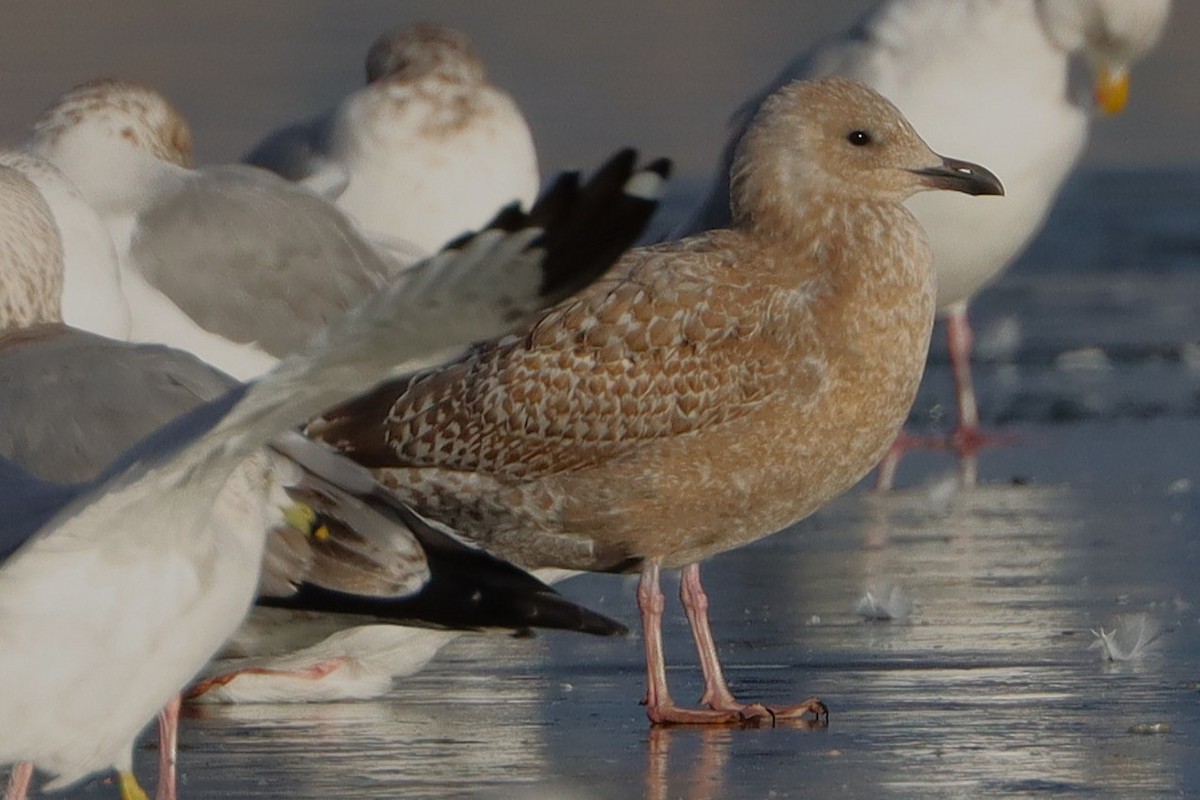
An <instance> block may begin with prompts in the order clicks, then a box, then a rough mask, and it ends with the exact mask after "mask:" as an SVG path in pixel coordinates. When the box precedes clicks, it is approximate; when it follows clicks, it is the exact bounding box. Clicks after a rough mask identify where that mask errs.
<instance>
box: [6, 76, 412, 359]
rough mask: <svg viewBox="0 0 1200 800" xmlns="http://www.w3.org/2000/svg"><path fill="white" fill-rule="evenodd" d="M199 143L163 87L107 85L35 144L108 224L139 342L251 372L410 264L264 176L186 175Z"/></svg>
mask: <svg viewBox="0 0 1200 800" xmlns="http://www.w3.org/2000/svg"><path fill="white" fill-rule="evenodd" d="M190 143H191V136H190V134H189V132H188V128H187V123H186V122H185V121H184V119H183V117H182V116H180V114H179V113H178V112H177V111H176V110H175V109H174V108H173V107H172V106H171V105H170V103H169V102H168V101H167V100H166V99H165V98H164V97H162V95H160V94H159V93H158V92H156V91H154V90H153V89H150V88H147V87H144V86H139V85H136V84H130V83H121V82H116V81H96V82H92V83H88V84H84V85H82V86H79V87H76V88H75V89H72V90H71V91H69V92H67V93H66V94H64V95H63V96H62V97H61V98H59V100H58V101H57V102H56V103H55V104H54V105H53V106H52V107H51V108H50V109H49V110H48V111H47V112H45V113H44V114H43V115H42V117H41V118H40V119H39V120H38V121H37V122H36V123H35V124H34V126H33V132H32V135H31V137H30V139H29V141H28V142H27V144H26V148H27V149H29V150H30V151H32V152H33V153H35V154H37V155H39V156H41V157H43V158H45V159H47V160H49V161H50V162H51V163H53V164H54V165H55V166H57V167H58V168H59V169H60V170H62V172H63V173H64V174H65V175H66V176H67V177H68V178H69V179H70V180H71V181H73V182H74V183H75V185H76V186H78V187H79V189H80V190H81V191H82V192H83V195H84V197H85V198H86V199H87V200H88V202H89V203H90V204H91V205H92V207H93V208H95V209H96V210H97V211H98V212H99V213H100V216H101V218H102V219H103V220H104V222H105V223H106V225H107V226H108V228H109V230H110V232H111V234H112V238H113V242H114V244H115V245H116V248H117V253H118V257H119V259H120V266H121V282H122V290H123V291H124V293H125V296H126V298H127V300H128V303H129V309H130V312H131V314H132V318H133V319H132V323H133V324H132V328H133V330H132V339H133V340H134V341H140V342H158V343H162V344H168V345H171V346H173V347H177V348H180V349H183V350H187V351H188V352H191V353H193V354H195V355H196V356H198V357H200V358H202V359H203V360H205V361H207V362H208V363H210V364H213V365H214V366H216V367H219V368H220V369H222V370H224V371H226V372H228V373H230V374H231V375H233V376H235V377H237V378H239V379H246V378H251V377H254V376H256V375H259V374H261V373H262V372H263V371H264V370H266V369H268V368H270V367H271V366H272V365H273V364H274V363H275V361H276V360H277V359H278V358H279V357H282V356H283V355H286V354H287V353H290V352H291V351H293V350H295V349H296V348H297V347H299V346H300V345H301V344H302V343H303V342H304V341H305V340H306V339H307V338H308V336H309V335H310V334H311V332H312V331H313V330H315V329H316V328H317V327H320V326H321V325H323V324H325V323H326V322H328V321H330V320H332V319H334V318H336V317H337V316H339V315H340V314H341V313H343V312H344V311H345V310H346V309H348V308H349V307H350V306H352V305H353V304H354V303H356V302H358V301H359V300H361V299H362V298H363V297H366V296H367V295H368V294H370V293H371V292H372V291H374V290H375V289H376V288H378V287H379V286H380V285H381V284H382V283H383V282H384V281H385V280H386V279H387V278H388V277H389V276H390V275H392V274H394V273H395V272H397V271H399V270H400V269H401V268H402V267H403V266H404V265H403V264H401V263H399V262H398V261H396V260H395V259H393V258H392V257H390V256H389V255H385V254H384V253H381V252H380V251H378V250H377V249H376V248H375V247H373V246H372V245H371V244H370V243H369V242H368V241H367V240H366V239H365V238H364V237H363V236H362V235H361V234H360V233H359V232H358V231H357V230H356V229H355V227H354V225H353V224H352V223H351V222H350V220H349V219H348V218H347V217H346V216H345V215H344V214H343V213H341V212H340V211H338V210H337V209H336V208H335V207H333V206H332V205H330V204H329V203H328V202H326V201H325V200H323V199H322V198H320V197H318V196H317V195H315V194H313V193H312V192H310V191H308V190H306V189H304V188H302V187H298V186H295V185H293V184H290V183H288V182H287V181H285V180H282V179H281V178H279V177H278V176H275V175H272V174H271V173H269V172H267V171H265V170H260V169H256V168H253V167H248V166H244V165H228V166H219V167H211V168H206V169H200V170H192V169H189V168H188V165H189V163H190V149H191V145H190Z"/></svg>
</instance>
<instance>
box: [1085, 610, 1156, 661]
mask: <svg viewBox="0 0 1200 800" xmlns="http://www.w3.org/2000/svg"><path fill="white" fill-rule="evenodd" d="M1092 634H1093V635H1094V636H1095V637H1096V641H1094V642H1092V644H1091V645H1090V648H1091V649H1093V650H1099V651H1100V654H1101V658H1103V659H1104V660H1105V661H1137V660H1139V659H1142V658H1145V657H1146V656H1147V655H1149V654H1151V653H1153V652H1154V651H1155V650H1157V649H1158V639H1159V637H1160V636H1162V625H1160V624H1159V622H1158V620H1156V619H1155V618H1154V617H1152V616H1150V615H1149V614H1144V613H1143V614H1119V615H1117V616H1116V617H1114V618H1113V629H1112V630H1111V631H1106V630H1105V629H1104V628H1100V630H1098V631H1096V630H1093V631H1092Z"/></svg>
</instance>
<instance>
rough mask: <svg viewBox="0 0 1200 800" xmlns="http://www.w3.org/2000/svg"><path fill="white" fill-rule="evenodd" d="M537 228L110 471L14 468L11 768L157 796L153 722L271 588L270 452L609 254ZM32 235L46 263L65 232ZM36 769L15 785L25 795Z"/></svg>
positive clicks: (467, 262) (432, 271)
mask: <svg viewBox="0 0 1200 800" xmlns="http://www.w3.org/2000/svg"><path fill="white" fill-rule="evenodd" d="M0 179H2V180H4V181H6V182H7V183H8V184H9V185H11V186H12V187H14V192H15V193H17V195H18V199H19V201H20V202H18V203H16V204H14V205H15V210H14V211H13V214H15V215H17V217H16V218H17V221H18V222H19V223H20V224H21V225H22V226H23V227H24V228H26V229H27V230H31V231H37V230H41V231H48V232H53V224H52V222H51V221H50V213H49V210H48V208H47V207H46V206H45V203H44V201H42V200H41V198H40V195H38V194H37V192H36V190H34V189H33V187H32V184H29V182H28V181H27V180H26V179H24V178H22V177H21V176H19V175H17V174H15V173H12V172H11V171H10V170H7V169H4V170H0ZM2 194H3V196H6V197H7V196H9V193H8V192H7V191H6V192H4V193H2ZM6 213H7V209H6ZM517 227H519V230H517V231H516V232H513V233H504V232H502V231H497V230H489V231H486V232H484V233H482V234H479V235H478V236H475V237H472V238H470V239H466V240H464V241H462V242H460V243H458V246H457V247H456V248H455V249H454V250H451V251H447V252H445V253H442V254H439V255H438V256H436V257H434V258H432V259H430V260H429V261H427V262H425V263H424V264H422V265H420V266H418V267H417V268H415V269H414V271H412V272H411V273H410V274H409V275H408V276H407V278H406V280H404V281H397V282H393V283H391V284H389V285H388V286H386V287H385V288H384V289H382V290H381V291H380V292H378V293H377V294H376V295H374V296H373V297H372V298H370V299H369V300H368V301H366V302H365V303H363V304H361V305H360V306H358V307H357V308H355V309H354V310H353V311H352V312H351V313H349V314H347V315H346V316H344V317H343V318H342V319H340V320H338V321H337V322H335V323H334V324H333V325H331V326H329V327H328V328H325V329H323V330H322V331H320V332H319V333H318V335H317V336H315V337H314V338H313V340H312V341H311V342H310V343H309V344H308V345H306V346H305V347H304V348H303V349H301V350H300V351H299V352H298V353H296V354H294V355H292V356H290V357H288V358H287V359H285V360H284V361H283V362H282V363H281V364H280V365H279V366H278V367H277V368H276V369H274V370H273V371H272V372H271V373H270V375H268V376H267V377H265V378H264V379H263V380H261V381H259V382H258V383H256V384H253V385H243V386H238V387H236V388H234V389H233V390H231V391H230V392H229V393H227V394H226V395H224V396H222V397H221V398H220V399H218V400H216V401H214V402H212V403H209V404H206V405H203V406H200V407H199V408H198V409H196V410H195V411H194V412H192V413H191V414H189V415H187V416H185V417H183V418H181V419H179V420H176V421H175V422H173V423H171V424H170V425H168V426H167V427H165V428H163V429H161V430H160V431H158V432H157V433H156V434H154V435H152V436H151V437H149V438H148V439H146V440H144V441H143V442H142V443H140V444H139V445H137V446H135V447H134V448H132V449H131V450H130V451H128V452H127V453H126V454H124V455H123V456H122V457H121V458H120V459H118V460H117V462H115V463H114V464H113V465H112V466H111V467H110V468H108V469H107V470H106V471H105V472H104V473H103V474H102V475H101V476H100V477H98V478H96V479H94V480H92V481H88V482H85V483H82V484H76V485H73V486H65V487H64V486H63V485H59V484H47V483H44V482H40V481H37V480H36V479H35V478H33V477H32V476H29V475H27V474H25V473H22V472H20V471H19V470H17V469H16V468H15V467H14V466H13V465H12V464H11V463H10V462H7V461H4V462H0V469H3V472H4V477H5V480H4V481H2V482H0V491H3V492H4V493H5V494H6V495H7V496H6V497H5V498H4V508H5V509H6V513H5V515H4V519H3V520H2V521H0V543H2V545H3V549H2V551H0V682H2V683H3V685H5V686H7V687H10V688H13V687H20V690H19V691H6V692H3V693H0V721H3V724H2V725H0V763H17V762H25V763H32V764H35V765H37V766H39V767H41V768H43V769H45V770H47V771H49V772H50V773H52V774H54V775H55V779H54V780H53V781H52V782H51V784H50V785H49V786H48V787H47V788H51V789H52V788H55V787H59V786H66V785H70V784H72V783H74V782H77V781H79V780H81V779H83V778H84V777H86V776H87V775H89V774H91V773H93V772H97V771H101V770H106V769H115V770H116V771H117V772H118V775H119V782H120V786H121V792H122V796H123V797H125V798H141V797H144V796H145V795H144V793H143V792H142V791H141V789H140V787H139V786H138V785H137V781H136V779H135V778H134V777H133V774H132V771H131V770H132V745H133V741H134V739H135V737H136V735H137V733H138V732H139V731H140V729H141V728H142V726H143V725H144V724H145V723H146V722H147V721H148V720H149V719H150V718H152V716H153V715H154V714H155V712H157V711H158V710H159V709H160V708H161V707H163V706H164V704H166V703H167V702H168V701H169V700H171V698H172V697H173V696H174V695H175V693H177V692H178V691H179V689H180V688H181V687H182V686H183V685H184V683H185V682H186V681H187V680H188V679H189V678H190V677H191V676H192V675H194V674H195V673H196V671H197V670H199V669H200V667H201V666H202V665H203V664H204V662H205V661H207V659H208V658H209V657H211V656H212V654H213V653H214V652H216V650H217V648H218V647H220V645H221V643H222V642H223V641H224V640H225V639H226V638H227V637H228V636H229V635H230V634H231V633H232V632H233V630H234V629H235V628H236V626H237V624H238V623H239V621H240V620H241V618H242V617H243V616H244V614H245V612H246V609H247V608H248V607H249V604H250V602H251V600H252V599H253V597H254V595H255V591H256V587H257V585H258V581H259V572H260V570H259V567H260V563H261V559H262V553H263V548H264V544H265V541H266V532H267V530H269V527H270V525H271V524H272V522H273V519H272V517H273V514H272V513H271V505H272V504H271V499H270V492H271V481H270V458H269V457H268V456H267V454H266V453H267V451H265V450H264V446H266V445H267V444H268V443H270V442H271V441H272V440H274V439H276V437H278V436H280V435H281V434H284V433H285V432H286V431H287V430H288V429H289V428H291V427H293V426H294V425H296V424H297V423H299V422H302V421H303V420H305V419H306V418H308V417H310V416H311V415H313V414H315V413H317V412H318V411H320V410H321V409H323V408H326V407H328V406H329V405H331V404H333V403H335V402H338V401H339V400H343V399H345V398H347V397H350V396H352V395H353V394H355V393H357V392H360V391H363V390H365V389H367V388H369V387H371V386H372V385H374V384H376V383H377V382H379V381H380V380H381V379H384V378H386V377H387V376H388V375H390V374H393V373H394V372H395V371H397V370H401V371H404V370H408V369H413V368H420V367H421V366H422V365H428V364H431V363H436V360H437V358H438V356H437V355H436V354H439V353H440V354H442V355H444V354H445V353H446V352H447V349H453V348H456V347H461V346H462V345H463V344H465V343H468V342H470V341H473V340H477V339H480V338H484V337H487V336H490V335H496V334H498V333H500V332H502V331H504V330H507V329H508V328H510V327H511V326H512V325H513V324H516V323H518V322H519V321H520V320H522V319H524V318H526V317H527V316H528V315H529V314H530V313H532V312H533V311H534V310H535V309H537V308H540V307H542V306H543V305H544V304H545V303H547V302H548V301H551V300H553V299H556V298H559V297H562V296H563V295H565V294H568V293H570V292H571V291H573V290H575V289H576V288H578V287H579V286H580V285H582V284H583V283H586V282H587V281H588V280H590V279H591V278H592V277H594V276H595V274H596V271H597V270H598V269H600V268H602V267H603V266H606V264H605V263H604V262H603V261H602V260H596V261H590V262H587V263H586V265H585V269H583V270H582V272H577V271H576V270H575V269H574V267H576V266H578V265H576V264H570V263H567V262H564V261H563V260H562V259H561V258H555V257H553V255H554V254H553V243H552V242H550V241H544V240H540V239H539V230H538V229H536V228H529V227H524V226H517ZM32 238H33V241H32V243H31V245H30V246H31V248H32V249H33V250H34V251H35V253H34V256H35V257H34V258H33V259H31V261H33V262H35V264H34V266H35V267H37V266H40V264H38V263H36V262H39V258H38V256H40V255H42V254H41V252H40V251H42V250H45V249H47V248H48V249H50V250H53V249H54V248H55V246H56V244H55V241H54V238H53V236H51V235H50V234H49V233H47V234H46V235H44V236H35V237H32ZM564 245H567V248H566V249H567V251H568V253H569V251H570V247H569V245H570V241H569V240H568V241H565V242H564ZM544 248H550V250H551V252H550V254H549V255H547V251H546V250H545V249H544ZM19 261H20V260H18V259H8V258H6V259H5V261H4V262H3V264H0V266H2V267H3V270H4V271H3V272H2V273H0V278H2V279H3V282H4V287H5V291H4V292H3V293H2V295H3V299H2V300H0V304H2V308H3V311H4V313H5V314H6V318H7V319H10V320H14V321H16V323H17V324H24V323H25V322H27V321H30V320H35V319H36V318H37V317H38V315H40V314H44V313H45V312H46V308H45V306H46V304H47V303H57V302H58V297H57V293H56V291H55V287H54V286H53V285H52V284H53V281H50V282H49V284H50V285H48V282H47V281H46V280H44V274H42V275H31V273H30V271H29V269H28V268H27V265H24V264H22V263H19ZM451 320H452V322H451ZM20 772H22V773H23V774H24V777H26V778H27V777H28V770H22V771H20ZM17 777H18V780H17V781H16V782H15V784H14V790H13V792H12V793H10V796H20V795H19V794H17V792H23V787H22V786H21V785H20V784H21V781H20V780H19V779H20V778H21V777H22V775H18V776H17Z"/></svg>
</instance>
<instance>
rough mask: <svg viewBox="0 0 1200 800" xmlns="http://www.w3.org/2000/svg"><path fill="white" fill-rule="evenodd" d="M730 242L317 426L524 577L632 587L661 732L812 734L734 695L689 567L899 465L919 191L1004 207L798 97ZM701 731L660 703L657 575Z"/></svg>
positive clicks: (996, 188)
mask: <svg viewBox="0 0 1200 800" xmlns="http://www.w3.org/2000/svg"><path fill="white" fill-rule="evenodd" d="M733 186H734V200H733V211H734V216H733V227H732V229H729V230H719V231H712V232H709V233H705V234H701V235H698V236H695V237H692V238H689V239H684V240H682V241H678V242H671V243H667V244H663V245H659V246H655V247H649V248H643V249H638V250H634V251H631V252H630V253H628V254H627V255H626V256H625V257H624V258H623V259H622V260H621V261H620V262H618V264H617V266H616V267H614V270H613V271H612V272H611V273H609V275H607V276H606V277H605V278H604V279H603V280H602V281H600V282H598V283H597V284H596V285H594V286H593V287H591V288H589V289H587V290H584V291H583V292H581V293H580V294H579V295H577V296H576V297H574V298H572V299H570V300H567V301H565V302H564V303H562V304H560V305H559V306H558V307H556V308H555V309H552V310H551V311H550V312H549V313H547V314H546V315H544V316H543V317H542V318H541V319H540V320H539V321H537V322H536V323H534V324H533V325H532V326H530V327H529V328H527V329H526V330H524V331H523V332H521V333H520V334H518V335H512V336H508V337H504V338H500V339H496V340H493V341H491V342H487V343H484V344H481V345H479V346H477V347H475V348H473V349H472V350H471V352H470V353H469V354H468V355H467V356H466V357H465V358H463V359H461V360H460V361H458V362H457V363H455V364H453V365H450V366H447V367H441V368H436V369H433V370H429V371H426V372H422V373H417V374H415V375H411V376H407V377H406V378H403V379H400V380H398V381H394V382H391V383H389V384H385V385H384V386H382V387H380V388H379V389H377V390H376V391H374V392H372V393H371V394H369V395H367V396H365V397H364V398H360V399H358V400H355V401H353V402H351V403H348V404H346V405H344V406H343V407H341V408H339V409H335V410H333V411H331V412H328V413H326V414H324V415H322V416H321V417H320V418H318V419H316V420H314V421H313V422H312V423H311V424H310V425H309V426H308V427H307V432H308V434H309V435H310V436H313V437H316V438H319V439H321V440H324V441H326V442H328V443H330V444H331V445H333V446H335V447H337V448H339V449H340V450H341V451H342V452H344V453H346V454H348V455H350V456H351V457H352V458H354V459H355V460H357V461H358V462H359V463H361V464H363V465H364V466H367V467H369V468H371V469H373V470H374V471H375V474H376V475H377V477H378V478H379V480H380V482H381V483H383V484H384V485H386V486H388V487H389V488H390V489H391V490H392V491H393V492H394V493H395V495H396V496H397V497H399V498H400V499H402V500H403V501H404V502H406V503H409V504H411V505H412V506H413V507H414V508H416V509H417V510H418V511H420V512H421V513H422V514H425V515H426V516H429V517H432V518H436V519H440V520H441V521H443V522H444V523H446V524H448V525H450V526H451V527H452V528H454V529H455V530H457V531H459V532H460V533H461V534H463V535H466V536H470V537H472V538H473V539H475V540H476V541H478V542H479V543H480V544H482V545H483V546H484V547H486V548H488V549H489V550H492V551H493V552H495V553H496V554H498V555H501V556H502V557H504V558H508V559H510V560H513V561H515V562H517V563H519V564H522V565H523V566H525V567H527V568H543V567H546V568H550V567H557V568H566V569H578V570H590V571H597V572H605V571H613V572H625V571H632V570H639V569H640V570H641V584H640V587H639V590H638V605H639V608H640V609H641V614H642V622H643V629H644V632H645V648H646V665H647V675H648V691H647V695H646V710H647V714H648V715H649V717H650V720H651V721H652V722H654V723H672V722H682V723H691V722H696V723H702V722H731V721H738V720H743V719H746V718H763V717H768V716H770V717H800V716H803V715H805V714H806V713H813V714H817V715H823V714H824V713H825V708H824V705H823V704H822V703H821V702H820V701H818V700H816V699H815V698H813V699H810V700H807V701H805V702H802V703H800V704H798V705H794V706H787V707H782V708H778V709H768V708H766V707H765V706H762V705H759V704H757V703H754V704H742V703H740V702H738V701H737V700H735V699H734V697H733V695H732V694H731V693H730V692H729V689H728V688H727V686H726V684H725V681H724V678H723V677H722V674H721V669H720V665H719V661H718V657H717V652H716V648H715V645H714V642H713V638H712V634H711V631H710V630H709V625H708V619H707V613H706V611H705V607H706V603H707V598H706V596H705V595H704V592H703V589H702V587H701V584H700V573H699V567H698V563H699V562H700V561H701V560H703V559H704V558H707V557H709V556H712V555H715V554H717V553H720V552H723V551H725V550H729V549H732V548H735V547H738V546H741V545H743V544H747V543H749V542H752V541H754V540H756V539H759V538H761V537H763V536H766V535H767V534H770V533H772V532H774V531H777V530H779V529H781V528H783V527H786V526H787V525H790V524H792V523H793V522H795V521H797V520H799V519H801V518H803V517H805V516H807V515H808V514H810V513H812V512H813V511H814V510H815V509H817V508H819V507H820V506H821V505H822V504H823V503H825V502H826V501H827V500H829V499H830V498H832V497H834V496H836V495H837V494H839V493H840V492H842V491H844V490H845V489H847V488H849V487H850V486H851V485H853V484H854V482H855V481H857V480H858V479H859V478H860V477H862V475H863V474H864V473H865V472H866V471H867V470H869V469H870V468H871V467H872V466H873V465H874V464H875V463H876V462H877V461H878V460H879V458H881V457H882V456H883V454H884V453H885V452H886V451H887V449H888V446H889V445H890V444H891V442H892V440H893V439H894V438H895V435H896V432H897V431H898V430H899V427H900V425H901V423H902V422H903V420H904V417H905V415H906V414H907V412H908V409H909V406H910V405H911V403H912V400H913V396H914V394H915V392H916V387H917V384H918V382H919V380H920V376H921V372H922V369H923V366H924V361H925V355H926V349H927V346H928V343H929V334H930V330H931V327H932V324H933V310H934V283H933V273H932V269H931V266H930V252H929V245H928V243H927V241H926V239H925V235H924V232H923V231H922V230H921V228H920V226H919V225H918V224H917V222H916V220H915V219H914V218H913V217H912V215H911V214H910V213H909V212H908V211H907V210H906V209H905V208H904V207H903V205H901V202H902V201H903V200H904V199H905V198H907V197H908V196H909V195H911V194H912V193H914V192H916V191H919V190H922V189H951V190H956V191H962V192H967V193H971V194H999V193H1001V191H1002V189H1001V187H1000V183H999V181H997V179H996V178H995V176H993V175H992V174H991V173H989V172H987V171H986V170H984V169H983V168H981V167H977V166H975V165H972V164H968V163H966V162H960V161H953V160H950V159H944V158H942V157H941V156H938V155H935V154H934V153H933V151H931V150H930V149H929V148H928V147H927V146H926V145H925V144H924V142H922V141H921V139H920V137H919V136H918V135H917V134H916V133H915V132H914V131H913V129H912V128H911V126H909V125H908V123H907V122H906V121H905V120H904V118H903V117H902V116H901V115H900V113H899V112H898V111H896V109H895V108H894V107H893V106H892V105H891V104H890V103H888V102H887V101H885V100H883V98H881V97H880V96H879V95H877V94H876V93H875V92H873V91H871V90H870V89H868V88H866V87H864V86H862V85H861V84H858V83H855V82H852V81H847V80H844V79H837V78H834V79H826V80H823V81H818V82H814V83H795V84H791V85H789V86H788V87H786V88H784V89H782V90H780V91H779V92H777V93H776V94H775V95H773V96H772V97H771V98H770V99H769V100H768V101H767V102H766V103H765V104H764V106H763V108H762V110H761V111H760V112H759V114H758V115H757V116H756V118H755V120H754V122H753V124H752V126H751V128H750V131H749V133H748V134H747V136H746V137H745V138H744V140H743V142H742V144H741V146H740V149H739V152H738V155H737V158H736V159H735V163H734V167H733ZM664 567H683V568H684V573H683V582H682V599H683V603H684V608H685V610H686V611H687V614H688V618H689V621H690V623H691V625H692V630H693V633H694V636H695V640H696V645H697V649H698V651H699V653H700V662H701V666H702V668H703V670H704V674H705V681H706V687H707V688H706V692H705V696H704V699H703V702H704V703H705V704H707V707H706V708H701V709H688V708H681V707H679V706H676V705H675V703H674V702H673V701H672V700H671V698H670V695H669V694H668V692H667V683H666V672H665V667H664V662H663V652H662V637H661V622H662V612H663V596H662V594H661V591H660V589H659V572H660V570H661V569H662V568H664Z"/></svg>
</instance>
